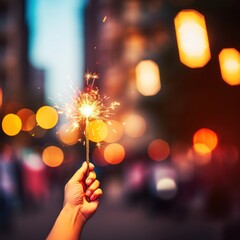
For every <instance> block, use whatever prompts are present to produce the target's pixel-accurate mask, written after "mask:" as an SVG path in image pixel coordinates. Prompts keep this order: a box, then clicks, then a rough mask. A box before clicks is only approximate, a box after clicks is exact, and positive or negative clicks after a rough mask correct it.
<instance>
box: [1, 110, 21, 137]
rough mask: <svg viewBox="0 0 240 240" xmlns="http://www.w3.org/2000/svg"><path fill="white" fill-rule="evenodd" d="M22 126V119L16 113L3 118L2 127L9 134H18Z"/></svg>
mask: <svg viewBox="0 0 240 240" xmlns="http://www.w3.org/2000/svg"><path fill="white" fill-rule="evenodd" d="M21 128H22V121H21V119H20V117H19V116H17V115H16V114H13V113H10V114H7V115H6V116H5V117H4V118H3V120H2V129H3V131H4V132H5V133H6V134H7V135H8V136H15V135H17V134H18V133H19V132H20V131H21Z"/></svg>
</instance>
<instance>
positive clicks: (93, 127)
mask: <svg viewBox="0 0 240 240" xmlns="http://www.w3.org/2000/svg"><path fill="white" fill-rule="evenodd" d="M87 131H88V137H89V140H91V141H92V142H102V141H103V140H104V139H105V138H106V137H107V135H108V128H107V125H106V123H105V122H104V121H102V120H93V121H91V122H89V124H88V128H87Z"/></svg>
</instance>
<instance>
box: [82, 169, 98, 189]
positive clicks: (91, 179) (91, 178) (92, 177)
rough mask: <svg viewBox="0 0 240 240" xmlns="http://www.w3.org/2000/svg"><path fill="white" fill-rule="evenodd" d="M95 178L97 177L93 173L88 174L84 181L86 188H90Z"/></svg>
mask: <svg viewBox="0 0 240 240" xmlns="http://www.w3.org/2000/svg"><path fill="white" fill-rule="evenodd" d="M96 177H97V175H96V173H95V172H94V171H91V172H89V174H88V177H87V179H86V181H85V183H86V184H87V186H90V185H91V184H92V183H93V182H94V181H95V179H96Z"/></svg>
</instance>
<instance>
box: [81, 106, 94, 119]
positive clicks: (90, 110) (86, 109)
mask: <svg viewBox="0 0 240 240" xmlns="http://www.w3.org/2000/svg"><path fill="white" fill-rule="evenodd" d="M80 112H81V113H82V114H83V115H84V116H85V117H86V118H89V117H90V116H91V115H92V114H93V112H94V109H93V106H91V105H84V106H82V107H81V108H80Z"/></svg>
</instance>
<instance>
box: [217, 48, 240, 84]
mask: <svg viewBox="0 0 240 240" xmlns="http://www.w3.org/2000/svg"><path fill="white" fill-rule="evenodd" d="M218 58H219V64H220V70H221V74H222V78H223V80H224V81H225V82H226V83H228V84H229V85H232V86H235V85H239V84H240V53H239V51H237V50H236V49H234V48H225V49H223V50H222V51H221V52H220V53H219V55H218Z"/></svg>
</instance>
